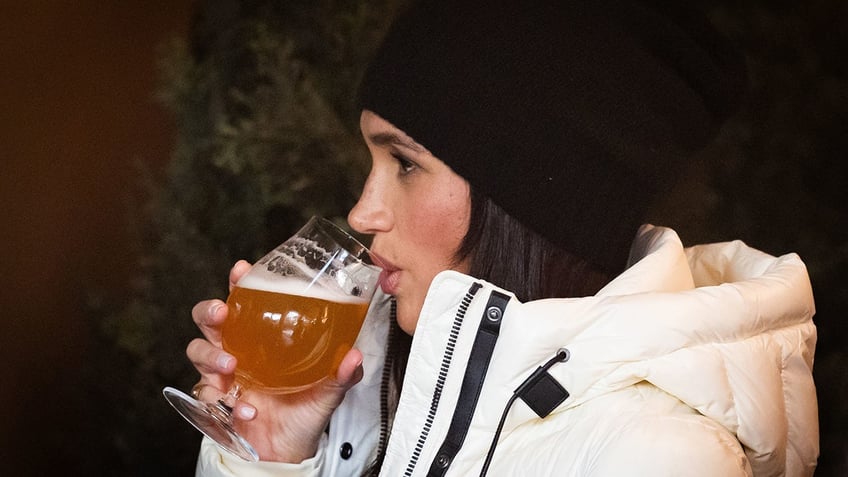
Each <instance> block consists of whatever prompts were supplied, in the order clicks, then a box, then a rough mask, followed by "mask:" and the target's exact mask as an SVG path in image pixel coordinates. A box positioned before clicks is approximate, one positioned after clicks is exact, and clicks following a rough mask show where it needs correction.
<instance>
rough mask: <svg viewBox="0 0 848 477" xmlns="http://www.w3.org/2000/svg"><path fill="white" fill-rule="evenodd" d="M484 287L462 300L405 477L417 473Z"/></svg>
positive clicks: (477, 285)
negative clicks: (459, 346)
mask: <svg viewBox="0 0 848 477" xmlns="http://www.w3.org/2000/svg"><path fill="white" fill-rule="evenodd" d="M481 287H482V285H481V284H480V283H476V282H475V283H473V284H472V285H471V288H469V290H468V291H467V292H466V294H465V297H463V299H462V303H460V305H459V309H458V310H457V312H456V316H454V320H453V325H452V327H451V331H450V335H449V336H448V340H447V344H446V346H445V352H444V354H443V355H442V364H441V367H440V368H439V377H438V378H437V379H436V386H435V388H434V389H433V398H432V400H431V401H430V409H429V410H428V412H427V418H426V419H425V421H424V427H423V428H422V429H421V433H420V434H419V435H418V440H417V441H416V443H415V449H414V450H413V452H412V456H411V457H410V459H409V463H408V464H407V466H406V471H405V472H404V473H403V475H404V476H405V477H410V476H411V475H412V473H413V472H414V471H415V466H416V465H417V464H418V459H419V458H420V457H421V452H422V450H423V449H424V444H425V443H426V442H427V436H428V435H429V434H430V431H431V430H432V428H433V421H434V420H435V418H436V411H437V410H438V407H439V401H440V400H441V397H442V391H443V390H444V387H445V380H446V379H447V375H448V369H450V366H451V361H452V360H453V353H454V350H455V349H456V341H457V339H458V338H459V331H460V329H461V328H462V322H463V321H464V320H465V314H466V313H467V312H468V307H469V306H470V305H471V301H472V300H473V299H474V295H476V294H477V291H479V290H480V288H481Z"/></svg>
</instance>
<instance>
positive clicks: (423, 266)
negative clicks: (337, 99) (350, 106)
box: [347, 110, 471, 334]
mask: <svg viewBox="0 0 848 477" xmlns="http://www.w3.org/2000/svg"><path fill="white" fill-rule="evenodd" d="M359 125H360V128H361V129H362V135H363V137H364V138H365V143H366V144H367V145H368V149H369V151H370V152H371V161H372V165H371V173H370V174H369V175H368V180H367V181H366V182H365V187H364V188H363V190H362V196H361V197H360V198H359V202H357V204H356V205H355V206H354V207H353V209H351V211H350V214H349V215H348V217H347V220H348V223H349V224H350V226H351V227H353V229H354V230H356V231H357V232H360V233H364V234H371V235H373V236H374V240H373V242H372V244H371V252H372V254H373V255H375V260H376V261H379V262H380V265H381V266H382V267H383V268H384V272H383V274H382V275H381V277H380V280H381V285H380V286H381V287H382V288H383V291H384V292H386V293H388V294H390V295H394V297H395V299H396V301H397V320H398V324H399V325H400V327H401V329H403V330H404V331H405V332H407V333H409V334H412V333H413V332H414V331H415V326H416V325H417V324H418V315H419V313H420V312H421V307H422V306H423V304H424V297H425V296H426V294H427V289H428V288H429V287H430V282H431V281H432V280H433V277H435V276H436V274H438V273H439V272H441V271H444V270H448V269H450V270H457V271H460V272H464V273H467V272H468V263H467V260H465V261H462V262H459V263H457V262H456V260H455V255H456V252H457V250H458V249H459V246H460V244H461V243H462V239H463V237H465V234H466V232H467V231H468V223H469V219H470V214H471V195H470V188H469V185H468V182H466V181H465V180H464V179H463V178H462V177H460V176H458V175H457V174H456V173H455V172H453V170H451V169H450V167H448V166H447V165H446V164H445V163H444V162H442V161H441V160H439V159H437V158H436V157H435V156H433V155H432V154H431V153H430V152H429V151H427V149H425V148H424V147H423V146H421V145H420V144H418V143H416V142H415V141H414V140H412V138H410V137H409V136H407V135H406V134H405V133H404V132H403V131H401V130H400V129H398V128H396V127H394V126H392V125H391V124H390V123H389V122H387V121H386V120H384V119H383V118H381V117H380V116H377V115H376V114H374V113H373V112H371V111H367V110H366V111H363V112H362V115H361V117H360V120H359Z"/></svg>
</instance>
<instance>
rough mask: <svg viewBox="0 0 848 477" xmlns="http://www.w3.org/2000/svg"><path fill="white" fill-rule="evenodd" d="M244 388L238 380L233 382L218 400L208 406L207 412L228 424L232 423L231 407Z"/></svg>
mask: <svg viewBox="0 0 848 477" xmlns="http://www.w3.org/2000/svg"><path fill="white" fill-rule="evenodd" d="M243 391H244V388H243V387H242V385H241V384H239V383H238V382H235V383H233V385H232V386H231V387H230V390H229V391H228V392H227V394H226V395H225V396H223V397H222V398H221V399H218V402H217V403H215V404H214V405H210V406H209V413H210V414H211V415H212V417H214V418H215V419H216V420H218V421H220V422H221V423H223V424H226V425H228V426H232V425H233V417H232V416H233V409H234V408H235V407H236V401H238V399H239V398H240V397H241V394H242V392H243Z"/></svg>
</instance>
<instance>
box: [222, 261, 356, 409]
mask: <svg viewBox="0 0 848 477" xmlns="http://www.w3.org/2000/svg"><path fill="white" fill-rule="evenodd" d="M245 278H246V279H247V280H244V279H243V280H242V281H241V282H239V284H238V286H236V287H234V288H233V290H232V292H231V293H230V296H229V298H227V305H228V306H229V315H228V317H227V320H226V321H225V322H224V327H223V330H222V340H223V346H224V349H225V350H226V351H227V352H228V353H230V354H232V355H233V356H235V357H236V359H237V360H238V364H237V369H236V374H237V375H238V376H239V378H240V379H241V380H243V381H244V383H245V384H247V386H248V387H251V388H260V389H263V390H264V391H266V392H278V393H284V392H293V391H297V390H299V389H303V388H306V387H308V386H309V385H311V384H313V383H315V382H317V381H319V380H321V379H322V378H324V377H327V376H330V375H332V374H334V373H335V372H336V370H337V368H338V366H339V363H341V360H342V358H343V357H344V355H345V353H347V351H348V350H350V348H351V347H352V346H353V343H354V341H356V337H357V335H358V334H359V329H360V328H361V327H362V322H363V321H364V319H365V314H366V312H367V310H368V301H367V300H365V299H363V298H359V297H352V296H346V295H342V294H337V293H331V292H325V291H323V290H321V289H320V287H317V290H316V289H315V288H316V287H312V288H311V289H310V290H309V291H308V292H306V293H304V292H303V291H302V290H303V289H304V288H305V287H306V285H307V284H308V282H306V283H304V282H302V281H299V280H297V279H286V280H277V281H275V282H274V283H273V289H274V290H279V291H270V289H271V288H272V287H271V286H270V285H271V284H270V283H267V282H265V280H262V279H259V280H250V278H252V277H245ZM304 295H306V296H304Z"/></svg>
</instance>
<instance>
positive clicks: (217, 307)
mask: <svg viewBox="0 0 848 477" xmlns="http://www.w3.org/2000/svg"><path fill="white" fill-rule="evenodd" d="M222 306H224V305H223V304H222V303H217V304H215V305H212V308H210V309H209V316H211V317H214V316H215V314H216V313H218V310H220V309H221V307H222Z"/></svg>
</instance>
